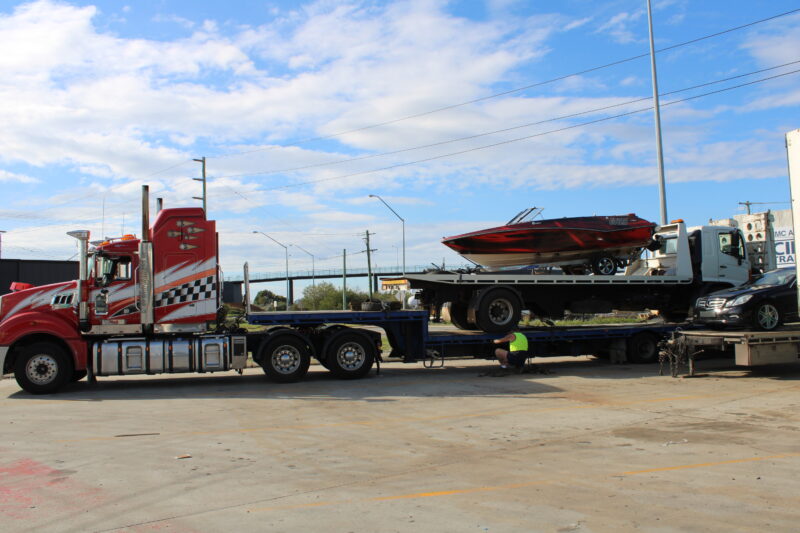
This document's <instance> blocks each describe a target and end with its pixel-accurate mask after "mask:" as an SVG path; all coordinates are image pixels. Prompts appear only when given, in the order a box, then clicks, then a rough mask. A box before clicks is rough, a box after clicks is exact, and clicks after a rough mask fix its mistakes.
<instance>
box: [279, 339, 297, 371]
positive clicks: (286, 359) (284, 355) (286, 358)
mask: <svg viewBox="0 0 800 533" xmlns="http://www.w3.org/2000/svg"><path fill="white" fill-rule="evenodd" d="M300 360H301V356H300V350H298V349H297V348H295V347H294V346H290V345H288V344H285V345H283V346H278V347H277V348H275V350H273V352H272V368H274V369H275V370H277V371H278V372H280V373H281V374H291V373H292V372H295V371H296V370H297V369H298V368H300Z"/></svg>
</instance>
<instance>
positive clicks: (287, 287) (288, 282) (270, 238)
mask: <svg viewBox="0 0 800 533" xmlns="http://www.w3.org/2000/svg"><path fill="white" fill-rule="evenodd" d="M253 233H260V234H261V235H263V236H264V237H266V238H267V239H269V240H271V241H272V242H274V243H275V244H277V245H278V246H283V252H284V253H285V254H286V310H287V311H288V310H289V303H290V302H289V299H290V298H291V292H292V291H291V289H290V285H289V284H290V283H291V282H290V281H289V247H288V246H286V245H285V244H282V243H280V242H278V241H276V240H275V239H273V238H272V237H270V236H269V235H267V234H266V233H264V232H263V231H257V230H253Z"/></svg>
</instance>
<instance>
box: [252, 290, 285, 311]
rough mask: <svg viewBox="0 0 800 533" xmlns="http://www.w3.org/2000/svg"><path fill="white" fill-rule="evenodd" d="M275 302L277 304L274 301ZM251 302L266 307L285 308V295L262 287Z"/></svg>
mask: <svg viewBox="0 0 800 533" xmlns="http://www.w3.org/2000/svg"><path fill="white" fill-rule="evenodd" d="M276 302H277V305H275V303H276ZM253 304H254V305H257V306H259V307H264V308H267V309H282V310H286V297H285V296H281V295H280V294H275V293H274V292H272V291H270V290H267V289H264V290H263V291H259V292H258V294H256V297H255V300H253Z"/></svg>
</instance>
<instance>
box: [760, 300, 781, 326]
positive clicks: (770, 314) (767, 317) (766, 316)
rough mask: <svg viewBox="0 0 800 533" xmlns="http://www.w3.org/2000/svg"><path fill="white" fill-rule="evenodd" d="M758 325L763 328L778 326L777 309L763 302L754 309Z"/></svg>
mask: <svg viewBox="0 0 800 533" xmlns="http://www.w3.org/2000/svg"><path fill="white" fill-rule="evenodd" d="M756 313H757V314H758V315H757V318H756V319H757V320H758V325H759V326H761V327H762V328H764V329H775V328H776V327H777V326H778V309H777V308H776V307H775V306H774V305H772V304H764V305H762V306H761V307H759V308H758V311H756Z"/></svg>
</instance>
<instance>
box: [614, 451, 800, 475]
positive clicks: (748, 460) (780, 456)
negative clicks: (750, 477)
mask: <svg viewBox="0 0 800 533" xmlns="http://www.w3.org/2000/svg"><path fill="white" fill-rule="evenodd" d="M798 456H800V453H780V454H777V455H765V456H763V457H746V458H744V459H731V460H729V461H714V462H711V463H696V464H691V465H678V466H664V467H661V468H648V469H646V470H631V471H629V472H623V473H622V474H619V475H623V476H634V475H636V474H651V473H653V472H671V471H674V470H686V469H688V468H706V467H709V466H719V465H733V464H738V463H752V462H755V461H768V460H770V459H784V458H786V457H798Z"/></svg>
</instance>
